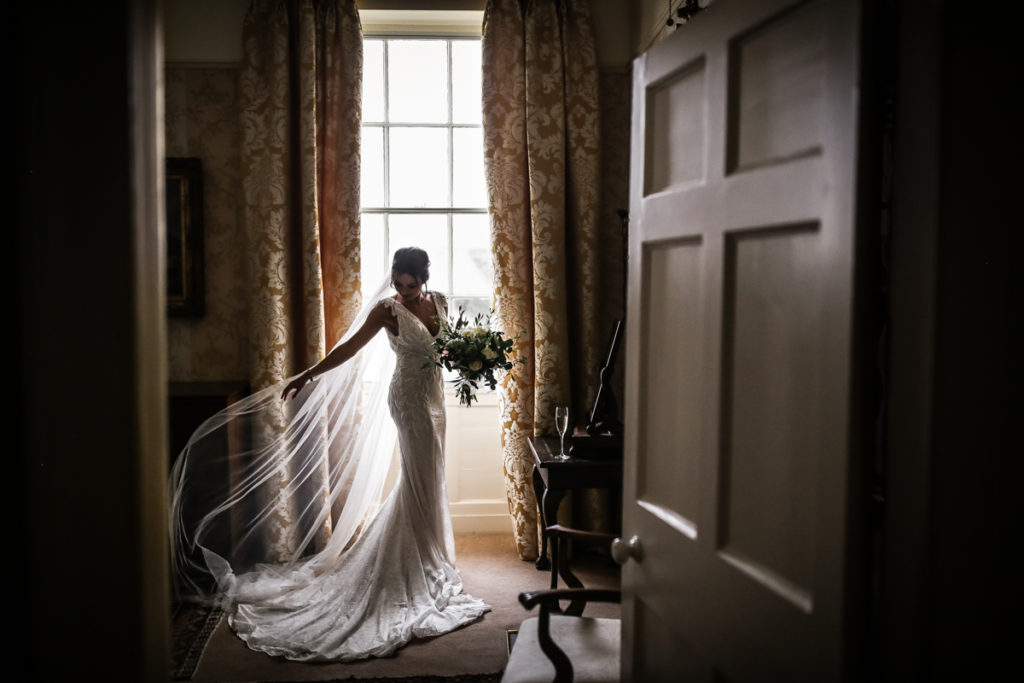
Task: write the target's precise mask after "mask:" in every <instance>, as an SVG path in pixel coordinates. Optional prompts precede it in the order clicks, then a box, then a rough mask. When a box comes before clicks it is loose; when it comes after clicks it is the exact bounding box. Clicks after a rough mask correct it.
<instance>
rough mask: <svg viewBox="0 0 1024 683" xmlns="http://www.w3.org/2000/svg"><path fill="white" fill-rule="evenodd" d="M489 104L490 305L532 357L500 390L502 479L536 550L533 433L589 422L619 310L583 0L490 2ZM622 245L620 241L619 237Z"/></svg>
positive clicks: (526, 554) (523, 537) (524, 551)
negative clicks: (606, 263)
mask: <svg viewBox="0 0 1024 683" xmlns="http://www.w3.org/2000/svg"><path fill="white" fill-rule="evenodd" d="M483 72H484V73H483V113H484V146H485V155H486V169H487V185H488V191H489V198H490V208H491V212H492V213H491V243H492V249H493V255H494V268H495V314H496V316H497V318H498V320H499V321H500V323H501V324H502V326H503V328H504V330H505V331H506V332H508V333H510V334H517V333H519V332H522V336H521V337H520V346H519V348H520V349H521V350H522V352H523V357H524V358H525V360H526V363H525V364H524V365H522V366H519V367H518V368H517V370H516V371H515V381H514V382H513V381H506V382H505V383H504V384H503V386H502V388H501V406H502V407H501V420H502V451H503V458H504V468H505V484H506V486H505V488H506V493H507V496H508V501H509V510H510V512H511V514H512V517H513V520H514V523H515V536H516V545H517V549H518V552H519V555H520V557H521V558H523V559H534V558H536V557H537V553H538V548H537V506H536V502H535V498H534V493H533V486H532V459H531V457H530V452H529V446H528V444H527V442H526V439H527V437H528V436H529V435H534V434H535V435H544V434H548V435H552V434H554V433H555V432H554V424H553V423H554V411H555V406H556V405H559V404H568V405H569V406H570V407H571V410H572V415H573V417H574V422H577V423H579V422H581V421H583V422H585V419H583V413H585V412H586V410H587V409H588V408H589V406H590V404H591V402H592V400H593V395H594V392H596V389H597V384H598V374H599V366H600V361H601V358H600V354H601V353H603V351H604V348H603V347H604V346H605V344H606V343H607V338H608V333H609V329H610V328H609V320H610V319H611V315H609V312H608V310H607V296H606V295H607V294H608V290H609V288H611V287H613V286H614V287H618V286H620V285H618V284H613V283H612V282H610V281H609V279H608V278H604V277H602V274H601V263H602V259H603V256H602V250H603V249H608V248H610V245H612V244H614V245H621V241H619V240H618V235H615V236H613V239H612V240H610V241H609V240H608V239H606V237H607V236H605V235H602V228H601V221H599V215H598V214H599V208H600V172H599V171H600V123H599V113H598V112H599V109H598V71H597V57H596V52H595V47H594V35H593V28H592V24H591V17H590V8H589V4H588V2H587V1H586V0H522V1H520V0H489V2H488V3H487V7H486V10H485V13H484V33H483ZM614 248H620V247H614Z"/></svg>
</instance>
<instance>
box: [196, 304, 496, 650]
mask: <svg viewBox="0 0 1024 683" xmlns="http://www.w3.org/2000/svg"><path fill="white" fill-rule="evenodd" d="M382 301H383V302H384V305H385V306H387V307H388V309H389V310H390V311H391V313H392V314H393V315H394V316H395V318H396V320H397V323H398V335H397V336H396V335H393V334H391V333H390V332H389V331H387V330H385V331H383V332H381V333H379V334H385V335H386V336H387V337H388V340H389V342H390V345H391V348H392V350H393V351H394V354H395V369H394V373H393V375H392V378H391V383H390V386H389V387H388V390H387V391H388V393H387V403H388V408H389V409H390V412H391V417H392V418H393V420H394V423H395V426H396V427H397V435H398V443H399V450H400V453H401V472H400V474H399V477H398V481H397V483H396V484H395V486H394V488H393V489H392V491H391V492H390V494H389V495H388V497H387V498H386V500H385V502H384V503H383V505H382V506H381V508H380V510H379V512H377V514H376V515H375V516H373V517H372V518H371V520H370V522H369V523H368V525H367V526H366V528H365V529H364V530H363V531H362V532H361V533H358V534H355V535H353V538H354V539H355V540H353V541H351V544H350V545H349V547H347V548H346V549H344V550H343V551H342V552H340V553H332V554H330V555H329V556H328V557H326V558H325V559H323V560H322V561H314V562H305V563H301V565H299V566H297V567H292V566H289V567H288V568H287V569H286V570H284V571H281V570H280V568H275V567H273V566H262V565H261V566H258V567H257V568H256V569H255V570H252V571H248V572H246V573H239V574H238V575H237V576H236V575H233V574H232V575H230V576H229V579H230V586H229V587H228V591H227V593H229V594H230V602H229V605H228V610H229V617H228V618H229V623H230V625H231V627H232V628H233V629H234V631H235V632H236V633H237V634H238V636H239V637H241V638H242V639H243V640H245V642H246V643H247V644H248V645H249V647H250V648H252V649H254V650H257V651H262V652H266V653H268V654H270V655H278V656H283V657H286V658H288V659H291V660H297V661H348V660H356V659H363V658H366V657H383V656H387V655H390V654H392V653H393V652H394V651H395V650H396V649H397V648H399V647H401V646H402V645H404V644H406V643H408V642H409V641H410V640H412V639H413V638H422V637H428V636H436V635H440V634H443V633H447V632H449V631H452V630H454V629H456V628H459V627H461V626H464V625H466V624H469V623H471V622H473V621H475V620H476V619H478V618H479V617H480V616H481V615H483V614H484V613H485V612H487V611H489V610H490V607H489V606H488V605H487V604H485V603H484V602H483V601H481V600H479V599H477V598H474V597H471V596H469V595H467V594H465V593H463V592H462V580H461V578H460V576H459V573H458V571H457V570H456V568H455V549H454V539H453V536H452V527H451V520H450V518H449V513H448V496H447V491H446V486H445V477H444V439H445V408H444V397H443V384H442V381H441V376H440V370H439V368H437V367H436V366H434V365H432V364H428V363H425V359H427V358H429V356H430V355H431V353H432V349H431V343H432V341H433V340H434V337H433V336H432V335H431V334H430V332H429V331H428V330H427V328H426V326H425V325H424V324H423V323H422V322H421V321H420V319H419V318H417V317H416V316H415V315H414V314H413V313H412V312H410V311H409V310H408V309H406V308H405V307H404V306H403V305H401V304H400V303H399V302H398V301H396V300H394V299H392V298H385V299H382ZM434 302H435V306H436V307H437V308H438V309H439V310H438V313H439V315H440V316H446V315H447V310H446V305H445V303H444V299H443V298H442V297H440V296H438V295H435V296H434ZM318 381H319V380H318ZM211 565H212V563H211ZM222 583H225V581H224V580H222Z"/></svg>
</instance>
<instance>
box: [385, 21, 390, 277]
mask: <svg viewBox="0 0 1024 683" xmlns="http://www.w3.org/2000/svg"><path fill="white" fill-rule="evenodd" d="M383 43H384V126H383V132H384V206H385V208H390V207H391V82H390V77H389V72H390V67H389V64H388V60H389V52H390V50H389V48H390V47H391V41H390V40H385V41H383ZM390 218H391V216H390V214H388V213H387V212H384V221H383V223H384V264H383V265H384V270H385V272H386V271H387V269H388V267H389V266H390V263H389V262H388V255H389V254H390V253H391V221H390Z"/></svg>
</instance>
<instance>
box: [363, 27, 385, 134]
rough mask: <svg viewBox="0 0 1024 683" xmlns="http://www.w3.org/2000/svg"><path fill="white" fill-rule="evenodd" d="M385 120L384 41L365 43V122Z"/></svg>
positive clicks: (368, 41) (365, 41)
mask: <svg viewBox="0 0 1024 683" xmlns="http://www.w3.org/2000/svg"><path fill="white" fill-rule="evenodd" d="M383 120H384V41H383V40H364V41H363V121H383Z"/></svg>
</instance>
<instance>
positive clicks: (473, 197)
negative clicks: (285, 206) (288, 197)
mask: <svg viewBox="0 0 1024 683" xmlns="http://www.w3.org/2000/svg"><path fill="white" fill-rule="evenodd" d="M480 73H481V72H480V39H479V38H478V37H466V38H463V37H426V36H415V37H409V36H401V37H399V36H395V37H384V36H380V37H378V36H374V37H367V38H365V39H364V40H363V120H362V153H361V156H362V159H361V168H362V171H361V178H360V182H361V184H362V197H361V205H362V209H361V212H362V280H363V283H364V285H363V286H364V293H367V294H368V293H369V292H366V289H368V288H370V287H373V286H375V285H376V284H378V283H379V282H380V280H381V278H383V277H384V276H385V275H386V274H387V272H388V269H389V268H390V264H391V255H392V254H393V253H394V251H395V249H398V248H399V247H403V246H418V247H422V248H423V249H426V250H427V253H429V254H430V260H431V264H432V265H431V269H430V288H431V289H435V290H438V291H441V292H445V293H447V294H449V295H450V297H451V302H450V308H451V310H452V311H453V312H454V311H456V310H457V308H458V306H463V307H464V308H465V309H466V312H467V313H468V314H469V315H470V317H472V316H473V315H475V314H476V313H478V312H486V311H487V310H488V309H489V308H490V305H491V290H492V282H491V273H492V269H491V250H490V231H489V223H488V215H487V189H486V183H485V180H484V153H483V129H482V126H481V112H480Z"/></svg>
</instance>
